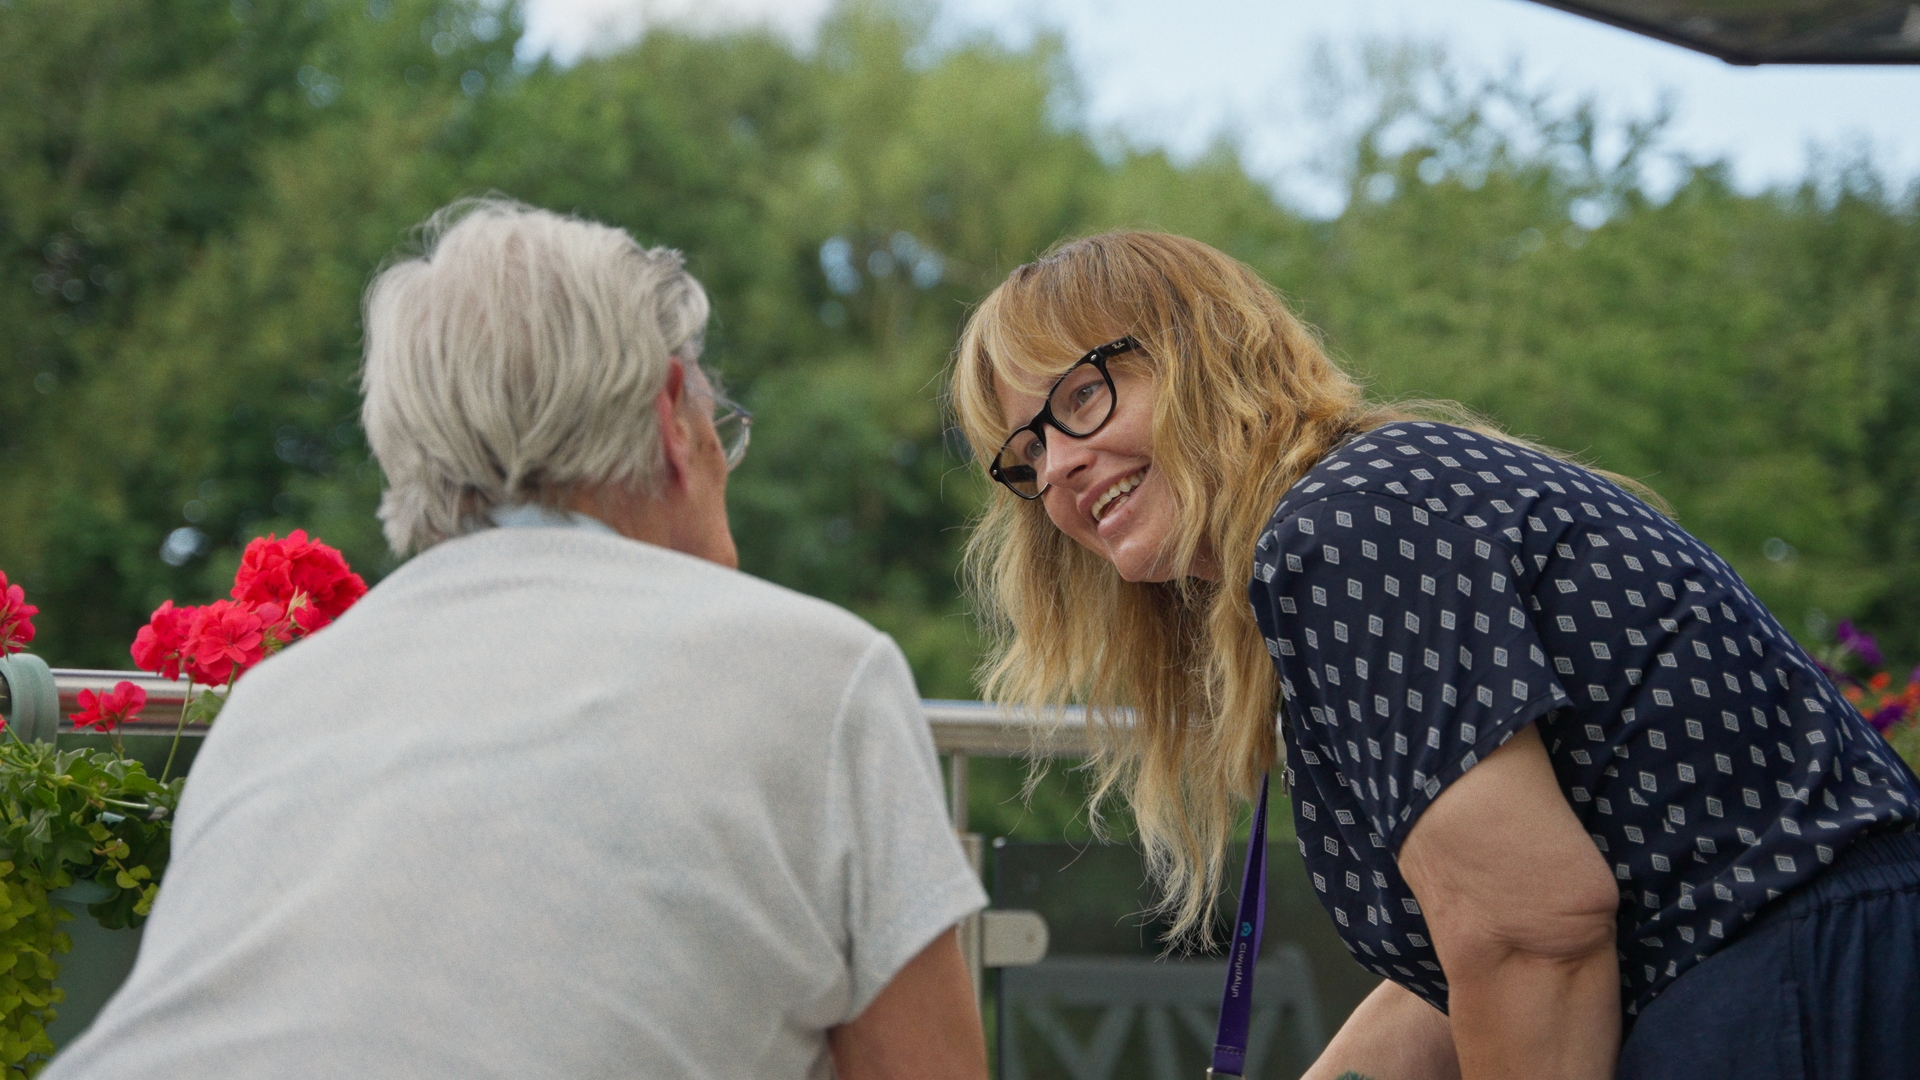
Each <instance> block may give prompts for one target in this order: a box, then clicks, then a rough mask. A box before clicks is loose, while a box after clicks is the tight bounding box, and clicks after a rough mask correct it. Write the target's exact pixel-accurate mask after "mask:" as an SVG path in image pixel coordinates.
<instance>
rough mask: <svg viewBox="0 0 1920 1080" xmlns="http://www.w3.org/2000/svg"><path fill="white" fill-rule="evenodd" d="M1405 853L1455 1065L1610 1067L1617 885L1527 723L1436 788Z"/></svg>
mask: <svg viewBox="0 0 1920 1080" xmlns="http://www.w3.org/2000/svg"><path fill="white" fill-rule="evenodd" d="M1399 860H1400V873H1401V875H1402V876H1403V877H1405V878H1406V881H1407V884H1408V885H1409V886H1410V887H1411V888H1412V889H1413V894H1414V896H1415V898H1416V899H1418V900H1419V902H1420V908H1421V911H1422V913H1423V914H1424V915H1425V917H1426V920H1427V928H1428V930H1429V931H1430V932H1431V934H1432V936H1433V947H1434V951H1435V952H1437V953H1438V954H1439V956H1440V965H1441V967H1442V968H1443V969H1444V970H1445V972H1446V979H1447V993H1448V1011H1449V1018H1448V1019H1449V1020H1450V1025H1449V1026H1450V1028H1451V1031H1452V1037H1453V1038H1452V1041H1453V1048H1454V1050H1455V1052H1456V1053H1457V1054H1458V1055H1459V1069H1460V1074H1461V1075H1462V1076H1465V1077H1467V1078H1468V1080H1493V1078H1507V1077H1515V1078H1519V1077H1525V1078H1528V1080H1604V1078H1607V1077H1611V1076H1613V1075H1614V1063H1615V1058H1616V1057H1617V1056H1618V1055H1619V1051H1620V969H1619V960H1618V957H1617V956H1616V954H1615V952H1614V941H1613V938H1614V926H1615V922H1614V920H1615V915H1616V913H1617V910H1618V907H1619V902H1620V894H1619V888H1618V886H1617V885H1616V884H1615V882H1614V880H1613V874H1612V873H1611V872H1610V871H1609V870H1608V868H1607V864H1606V860H1605V859H1603V858H1602V857H1601V855H1600V852H1599V851H1598V850H1597V849H1596V848H1595V847H1594V844H1593V840H1592V838H1591V837H1589V836H1588V835H1587V832H1586V830H1585V829H1583V828H1581V826H1580V822H1579V819H1577V818H1575V817H1574V815H1573V809H1572V808H1571V807H1570V806H1568V805H1567V801H1566V797H1565V796H1564V795H1562V794H1561V792H1560V786H1559V783H1558V781H1557V780H1556V779H1555V778H1554V773H1553V765H1552V763H1551V762H1550V761H1549V760H1548V758H1547V752H1546V748H1545V747H1544V746H1542V745H1541V743H1540V736H1539V734H1538V733H1537V732H1536V731H1535V730H1534V728H1533V727H1532V726H1531V725H1529V726H1528V727H1526V728H1524V729H1523V730H1521V731H1520V732H1519V733H1517V734H1516V735H1514V737H1513V738H1512V739H1510V740H1508V742H1507V744H1506V745H1505V746H1503V747H1501V748H1500V749H1499V750H1496V751H1495V752H1493V753H1492V754H1489V755H1488V756H1487V758H1486V759H1485V760H1484V761H1482V762H1480V763H1479V764H1478V765H1476V766H1474V767H1473V768H1472V769H1470V770H1468V771H1467V773H1466V774H1465V775H1464V776H1462V777H1461V778H1460V779H1458V780H1456V781H1454V783H1453V784H1452V785H1451V786H1449V787H1448V788H1447V789H1446V790H1445V791H1443V792H1441V793H1440V796H1439V798H1437V799H1435V800H1434V802H1433V805H1431V806H1429V807H1428V808H1427V810H1426V812H1425V813H1424V814H1422V815H1421V816H1420V818H1419V820H1417V821H1416V822H1414V827H1413V830H1412V831H1411V832H1410V833H1408V834H1407V838H1406V840H1405V842H1404V843H1402V844H1401V847H1400V855H1399ZM1408 996H1409V997H1411V995H1408ZM1436 1015H1437V1014H1436ZM1344 1034H1345V1032H1344V1031H1343V1032H1342V1035H1344ZM1343 1067H1346V1068H1355V1069H1359V1070H1361V1071H1362V1072H1368V1073H1369V1074H1370V1075H1374V1076H1377V1077H1379V1080H1397V1078H1395V1077H1393V1076H1391V1075H1389V1074H1385V1073H1381V1072H1373V1071H1372V1070H1368V1069H1366V1068H1365V1067H1364V1066H1363V1065H1361V1064H1359V1063H1357V1062H1356V1063H1355V1064H1352V1065H1348V1066H1343Z"/></svg>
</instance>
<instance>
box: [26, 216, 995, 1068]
mask: <svg viewBox="0 0 1920 1080" xmlns="http://www.w3.org/2000/svg"><path fill="white" fill-rule="evenodd" d="M425 232H426V237H427V243H426V247H425V252H424V254H421V255H419V256H418V257H414V258H409V259H406V260H404V261H400V262H398V263H396V264H394V265H392V266H390V267H389V268H387V269H386V270H385V271H383V272H382V273H381V274H380V275H379V276H378V278H377V279H376V280H375V281H374V282H373V284H372V286H371V287H370V288H369V290H368V292H367V300H366V368H365V373H364V383H363V385H364V392H365V397H366V403H365V409H364V414H363V416H364V420H365V424H366V429H367V436H368V441H369V443H370V444H371V446H372V448H373V452H374V455H375V457H377V458H378V459H379V462H380V465H381V467H382V468H383V469H384V470H385V473H386V476H387V481H388V489H387V492H386V495H385V497H384V499H383V500H382V503H381V508H380V516H381V519H382V520H383V522H384V523H385V527H386V533H387V537H388V539H389V541H390V542H391V544H392V546H393V548H394V550H395V551H396V552H397V553H399V554H403V555H404V554H407V553H409V552H415V551H417V552H419V554H418V555H416V556H415V557H414V558H413V559H412V560H411V561H409V562H407V563H406V564H405V565H403V566H401V567H400V568H399V569H398V570H396V571H395V572H394V573H392V574H391V575H389V576H388V577H387V578H386V580H384V581H383V582H381V583H380V584H379V585H377V586H376V587H375V588H374V589H373V590H372V591H371V592H370V593H368V594H367V596H366V598H365V599H363V600H362V601H360V603H359V604H358V605H357V606H355V607H354V608H353V609H352V610H351V611H349V612H348V613H347V614H346V615H345V616H344V617H342V618H341V619H340V620H339V621H338V622H336V623H334V624H333V625H332V626H330V627H328V628H327V629H326V630H324V631H322V632H320V633H317V634H315V635H314V636H313V637H311V638H310V639H308V640H306V641H303V642H301V643H300V644H298V645H296V646H294V647H292V648H290V649H288V650H287V651H286V652H284V653H282V654H280V655H278V656H276V657H274V658H272V659H270V660H268V661H267V662H266V663H264V664H262V665H260V666H259V667H258V668H256V669H254V670H253V671H252V672H250V673H249V674H248V675H247V676H246V677H245V678H244V679H243V680H241V682H240V683H239V685H238V686H237V687H235V689H234V691H233V697H232V700H231V701H230V702H229V703H228V705H227V707H226V709H225V711H224V713H223V715H222V716H221V719H220V723H219V725H218V726H217V727H216V728H215V730H214V731H213V732H212V734H211V735H210V736H209V737H208V739H207V742H206V745H205V748H204V749H203V750H202V751H201V753H200V755H199V758H198V760H197V762H196V764H195V767H194V771H193V775H192V778H191V780H190V782H189V783H188V786H187V794H186V797H185V799H184V800H183V802H182V805H181V807H180V816H179V820H178V823H177V825H176V828H175V831H174V847H173V860H172V865H171V867H170V868H169V870H168V873H167V877H166V884H165V885H164V887H163V888H162V889H161V891H160V895H159V898H158V901H157V902H156V903H155V905H154V910H153V916H152V919H151V920H150V921H149V922H148V924H147V928H146V937H145V941H144V943H143V945H142V948H141V953H140V957H139V961H138V963H137V964H136V966H135V968H134V971H133V974H132V976H131V977H130V978H129V979H128V981H127V983H126V985H125V986H124V987H123V988H122V989H121V991H120V993H119V994H118V995H117V996H116V997H115V998H114V999H113V1000H112V1002H110V1003H109V1004H108V1006H107V1007H106V1009H105V1010H104V1011H103V1012H102V1014H101V1015H100V1017H99V1019H98V1020H97V1021H96V1022H95V1023H94V1025H93V1027H92V1028H91V1029H90V1030H89V1031H88V1032H87V1034H86V1035H85V1036H84V1037H83V1038H81V1039H80V1040H79V1041H78V1042H76V1043H75V1044H74V1046H73V1047H72V1048H71V1049H69V1050H68V1051H67V1052H66V1053H64V1054H62V1055H61V1056H60V1057H59V1058H58V1059H56V1060H55V1061H54V1062H53V1064H52V1066H51V1067H50V1071H48V1072H47V1073H46V1076H47V1077H48V1078H49V1080H63V1078H74V1077H120V1076H139V1077H142V1078H145V1080H165V1078H180V1080H186V1078H193V1080H219V1078H226V1077H232V1078H241V1077H245V1078H249V1080H257V1078H262V1077H295V1076H301V1077H306V1076H312V1077H322V1076H327V1077H331V1076H342V1077H345V1076H351V1077H358V1078H365V1077H395V1078H399V1077H405V1078H409V1080H419V1078H434V1077H447V1078H454V1077H459V1078H462V1080H468V1078H475V1077H501V1078H509V1077H510V1078H513V1080H527V1078H530V1077H595V1076H616V1075H619V1076H645V1077H689V1078H695V1077H712V1078H716V1080H718V1078H723V1077H724V1078H736V1077H767V1078H776V1077H777V1078H787V1077H792V1078H800V1077H824V1076H827V1075H829V1074H830V1073H833V1074H837V1075H838V1076H840V1077H842V1078H863V1077H909V1076H910V1077H916V1078H941V1077H954V1078H961V1077H969V1078H984V1077H985V1075H986V1063H985V1051H984V1048H983V1040H982V1037H981V1031H980V1022H979V1017H978V1014H977V1013H976V1012H975V1007H974V999H973V990H972V984H971V981H970V979H969V977H968V974H967V971H966V967H965V965H964V963H963V961H962V958H961V954H960V951H959V948H958V946H957V944H956V937H955V932H954V929H953V928H954V926H955V924H956V922H957V921H958V920H959V919H961V918H963V917H964V916H966V915H967V914H969V913H971V912H972V911H974V910H976V909H977V908H979V907H980V906H981V905H982V904H983V903H984V902H985V897H984V896H983V895H982V893H981V890H980V886H979V883H978V882H977V881H976V880H975V879H974V877H973V875H972V874H971V872H970V871H969V869H968V867H967V864H966V861H965V859H964V858H963V856H962V854H961V852H960V849H959V846H958V843H957V841H956V839H955V837H954V835H953V833H952V831H951V828H950V826H949V824H948V822H947V820H946V817H945V813H944V810H943V808H942V802H941V798H940V778H939V766H938V762H937V759H936V757H935V754H934V750H933V745H932V742H931V739H930V737H929V734H928V731H927V728H926V725H925V723H924V720H923V718H922V716H921V713H920V709H919V701H918V696H917V694H916V692H915V689H914V685H913V681H912V677H911V675H910V674H909V672H908V670H907V666H906V662H905V660H904V659H903V658H902V656H901V654H900V651H899V649H898V648H897V647H896V646H895V645H894V644H893V642H892V641H891V640H889V639H888V638H887V637H886V636H885V635H882V634H880V633H879V632H877V631H875V630H874V629H873V628H872V627H870V626H868V625H866V624H865V623H863V622H861V621H860V620H859V619H856V618H854V617H853V616H852V615H850V614H848V613H846V612H844V611H842V610H840V609H838V608H835V607H832V606H831V605H828V604H826V603H823V602H821V601H818V600H813V599H809V598H807V597H804V596H800V595H797V594H795V593H792V592H789V591H787V590H785V589H782V588H779V587H777V586H774V585H770V584H767V583H765V582H762V581H759V580H756V579H754V578H751V577H748V576H746V575H743V574H740V573H738V572H737V571H736V570H735V569H734V567H735V564H736V558H735V554H734V546H733V539H732V537H731V535H730V534H729V532H728V526H727V512H726V503H725V492H726V478H727V472H728V470H729V468H730V467H731V466H732V465H733V464H734V463H735V462H736V461H737V460H738V456H739V454H740V452H741V451H743V450H744V449H745V444H746V424H745V419H746V418H745V416H744V414H741V413H740V412H739V411H738V410H737V408H735V407H732V406H729V405H727V403H725V401H724V400H723V399H721V398H720V397H719V396H718V395H717V394H716V393H715V391H714V390H713V388H712V384H711V383H710V382H709V380H708V379H707V378H706V377H705V376H704V375H703V374H702V373H701V371H700V369H699V368H698V367H697V366H696V363H697V358H698V356H699V353H700V345H701V339H702V331H703V328H704V327H705V324H706V322H707V315H708V304H707V298H706V295H705V293H704V292H703V291H702V290H701V288H700V285H699V283H698V282H696V281H695V280H694V279H693V278H692V277H691V276H690V275H689V274H688V273H687V272H686V270H685V269H684V268H683V265H682V260H681V257H680V255H679V254H678V253H677V252H673V251H667V250H664V249H653V250H646V249H643V248H642V247H640V246H639V245H638V244H636V243H635V242H634V240H633V238H632V237H630V236H629V235H628V234H626V233H625V232H623V231H621V230H618V229H613V228H608V227H606V226H602V225H597V224H594V223H591V222H587V221H582V220H579V219H576V218H568V217H562V216H559V215H556V214H551V213H547V212H544V211H540V210H536V209H533V208H530V207H527V206H523V205H520V204H518V203H513V202H509V201H506V200H501V199H487V200H477V201H470V202H466V203H462V204H458V205H456V206H454V207H450V208H449V209H447V210H445V211H443V212H441V213H440V214H438V215H436V216H435V217H434V218H433V219H432V220H431V221H430V222H429V223H428V225H427V228H426V230H425Z"/></svg>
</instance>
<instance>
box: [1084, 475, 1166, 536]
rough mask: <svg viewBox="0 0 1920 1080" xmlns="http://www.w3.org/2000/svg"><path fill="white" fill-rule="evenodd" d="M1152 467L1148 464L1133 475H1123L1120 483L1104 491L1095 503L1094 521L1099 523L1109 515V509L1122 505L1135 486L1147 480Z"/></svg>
mask: <svg viewBox="0 0 1920 1080" xmlns="http://www.w3.org/2000/svg"><path fill="white" fill-rule="evenodd" d="M1150 468H1152V466H1151V465H1149V466H1147V468H1143V469H1141V470H1140V471H1139V472H1137V473H1134V474H1133V475H1131V476H1124V477H1121V478H1120V481H1119V482H1118V483H1116V484H1114V485H1113V486H1112V487H1110V488H1108V489H1107V490H1106V491H1105V492H1103V493H1102V494H1101V496H1100V498H1099V499H1097V500H1095V501H1094V504H1093V520H1094V523H1095V524H1098V523H1099V522H1100V519H1101V518H1104V517H1106V516H1107V511H1108V510H1111V509H1113V508H1114V507H1116V506H1118V505H1120V503H1121V502H1123V501H1124V500H1125V499H1126V497H1127V496H1128V495H1129V494H1131V493H1132V491H1133V489H1134V488H1137V487H1139V486H1140V485H1141V484H1142V483H1143V482H1145V480H1146V478H1147V469H1150Z"/></svg>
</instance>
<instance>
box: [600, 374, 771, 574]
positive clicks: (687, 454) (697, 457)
mask: <svg viewBox="0 0 1920 1080" xmlns="http://www.w3.org/2000/svg"><path fill="white" fill-rule="evenodd" d="M690 372H691V374H690ZM712 400H713V393H712V391H711V390H710V389H708V388H707V386H706V380H705V377H704V376H702V375H700V374H699V373H698V369H691V368H689V367H688V365H686V364H683V363H682V362H681V361H680V359H679V358H678V357H675V358H673V359H671V360H669V361H668V370H667V378H666V382H665V384H664V385H663V386H661V388H660V392H659V393H658V394H656V395H654V401H653V408H654V413H655V415H656V416H657V417H658V418H659V423H660V456H661V463H660V474H659V477H658V479H657V482H656V483H655V484H654V485H652V490H649V489H648V487H647V486H645V485H641V484H589V485H581V486H578V487H576V488H575V489H574V490H573V492H572V493H571V495H570V496H569V497H568V499H567V508H568V509H570V510H577V511H579V512H581V513H583V514H590V515H592V516H593V517H595V518H598V519H599V520H601V521H604V522H606V523H607V525H609V526H610V527H612V528H613V529H614V530H615V531H617V532H619V533H620V534H621V535H623V536H626V537H628V538H630V539H634V540H639V541H642V542H644V543H648V544H655V545H657V546H660V547H664V548H671V549H672V550H674V551H680V552H684V553H686V554H689V555H695V556H698V557H700V558H703V559H706V560H707V561H709V562H715V563H719V564H720V565H722V566H726V567H730V568H731V567H737V566H738V565H739V563H740V559H739V555H738V553H737V552H736V551H735V549H734V544H733V535H732V533H731V532H729V531H728V529H727V528H726V514H725V506H726V501H725V500H726V474H727V471H728V469H729V467H730V466H729V463H728V460H727V452H726V450H725V448H724V447H723V446H722V445H721V443H720V436H719V434H718V433H717V432H716V431H715V430H714V425H713V420H712V417H711V415H710V414H711V403H712Z"/></svg>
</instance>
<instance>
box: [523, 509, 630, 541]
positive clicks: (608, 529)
mask: <svg viewBox="0 0 1920 1080" xmlns="http://www.w3.org/2000/svg"><path fill="white" fill-rule="evenodd" d="M492 517H493V523H494V524H495V525H498V526H499V527H500V528H503V529H587V530H590V531H593V532H603V533H606V534H607V535H608V536H619V535H620V533H619V531H618V530H616V529H614V528H613V527H612V526H611V525H608V524H607V523H606V522H604V521H601V520H600V519H599V518H597V517H593V516H592V515H590V514H583V513H581V512H579V511H578V510H555V509H551V508H549V507H545V506H541V505H540V504H538V503H517V504H515V505H513V506H502V507H498V508H496V509H495V510H494V511H493V514H492Z"/></svg>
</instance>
